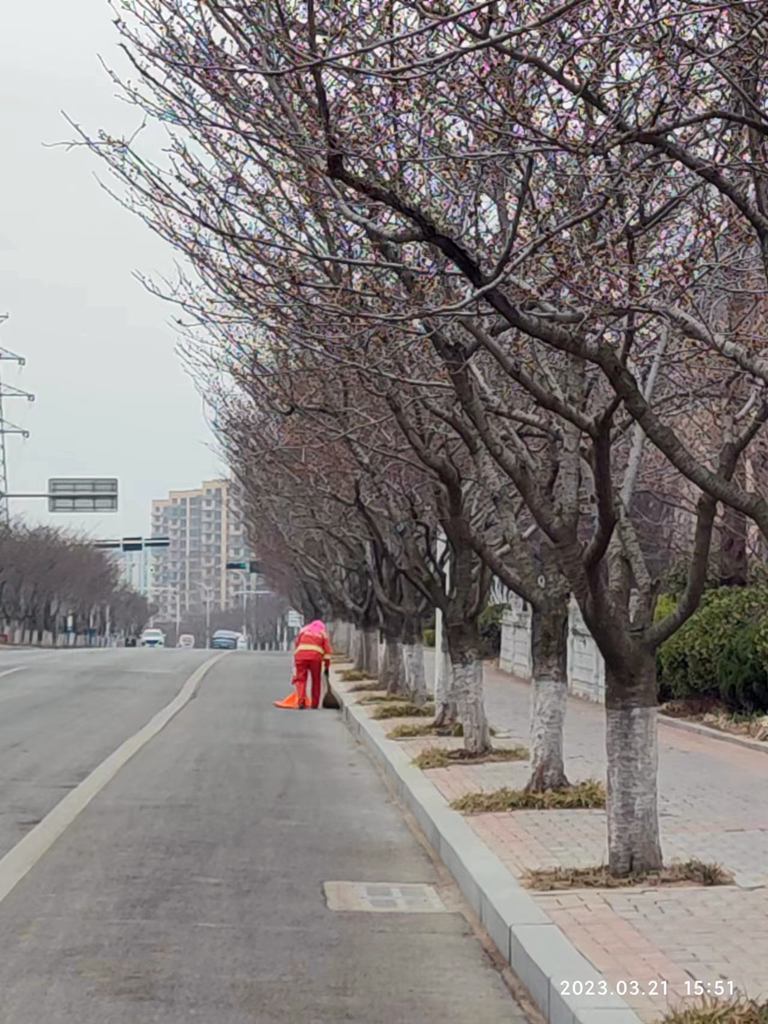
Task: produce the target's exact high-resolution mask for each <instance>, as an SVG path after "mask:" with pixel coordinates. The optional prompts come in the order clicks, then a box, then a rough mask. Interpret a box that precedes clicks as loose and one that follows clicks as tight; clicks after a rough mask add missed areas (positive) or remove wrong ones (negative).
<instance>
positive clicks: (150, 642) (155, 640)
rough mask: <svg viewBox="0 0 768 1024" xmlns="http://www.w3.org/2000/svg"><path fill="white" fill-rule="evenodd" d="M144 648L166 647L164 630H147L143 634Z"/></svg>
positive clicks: (142, 643) (142, 642)
mask: <svg viewBox="0 0 768 1024" xmlns="http://www.w3.org/2000/svg"><path fill="white" fill-rule="evenodd" d="M141 646H142V647H165V633H164V632H163V631H162V629H145V630H144V632H143V633H142V634H141Z"/></svg>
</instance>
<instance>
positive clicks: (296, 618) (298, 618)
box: [288, 609, 304, 628]
mask: <svg viewBox="0 0 768 1024" xmlns="http://www.w3.org/2000/svg"><path fill="white" fill-rule="evenodd" d="M303 622H304V616H303V615H302V614H301V612H295V611H294V610H293V609H291V610H290V611H289V612H288V626H289V627H291V628H294V627H296V628H299V627H300V626H301V625H302V624H303Z"/></svg>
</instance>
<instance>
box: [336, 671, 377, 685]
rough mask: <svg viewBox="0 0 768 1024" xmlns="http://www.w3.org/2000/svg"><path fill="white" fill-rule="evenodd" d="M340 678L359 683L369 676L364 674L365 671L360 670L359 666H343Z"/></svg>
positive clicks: (346, 681) (347, 681)
mask: <svg viewBox="0 0 768 1024" xmlns="http://www.w3.org/2000/svg"><path fill="white" fill-rule="evenodd" d="M341 678H342V679H343V680H344V682H345V683H361V682H363V680H365V679H370V678H371V677H370V676H368V675H366V674H365V672H361V671H360V669H359V668H345V669H344V671H343V672H342V673H341Z"/></svg>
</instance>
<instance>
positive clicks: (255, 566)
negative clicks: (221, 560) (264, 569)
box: [227, 562, 261, 572]
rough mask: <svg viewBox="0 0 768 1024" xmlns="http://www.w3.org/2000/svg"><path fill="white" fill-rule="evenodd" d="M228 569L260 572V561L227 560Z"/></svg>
mask: <svg viewBox="0 0 768 1024" xmlns="http://www.w3.org/2000/svg"><path fill="white" fill-rule="evenodd" d="M227 568H228V569H240V570H241V572H261V562H227Z"/></svg>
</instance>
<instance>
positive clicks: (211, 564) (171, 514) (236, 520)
mask: <svg viewBox="0 0 768 1024" xmlns="http://www.w3.org/2000/svg"><path fill="white" fill-rule="evenodd" d="M152 535H153V536H167V537H168V539H169V546H168V548H167V550H166V553H165V555H164V557H163V558H162V559H158V560H157V562H156V563H155V569H154V573H153V579H152V583H151V588H150V592H151V598H152V601H153V602H154V603H155V604H157V606H158V608H159V615H160V616H161V617H163V618H167V619H169V620H170V619H173V618H175V616H176V613H177V609H178V611H179V612H180V613H181V614H182V615H183V614H184V613H186V612H199V611H201V610H203V609H204V608H205V604H206V602H210V607H211V610H213V611H221V610H225V609H229V608H235V607H236V606H237V600H238V598H237V596H236V595H237V592H238V590H239V589H240V588H241V587H242V581H241V579H240V578H239V576H238V573H236V572H231V571H227V568H226V563H227V562H228V561H240V560H243V559H246V558H248V554H249V553H248V544H247V539H246V533H245V526H244V523H243V517H242V496H241V493H240V487H239V486H238V484H237V483H236V482H235V481H232V480H205V481H204V482H203V484H202V486H201V487H199V488H195V489H193V490H184V491H170V492H169V494H168V497H167V498H160V499H157V500H155V501H153V502H152Z"/></svg>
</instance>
